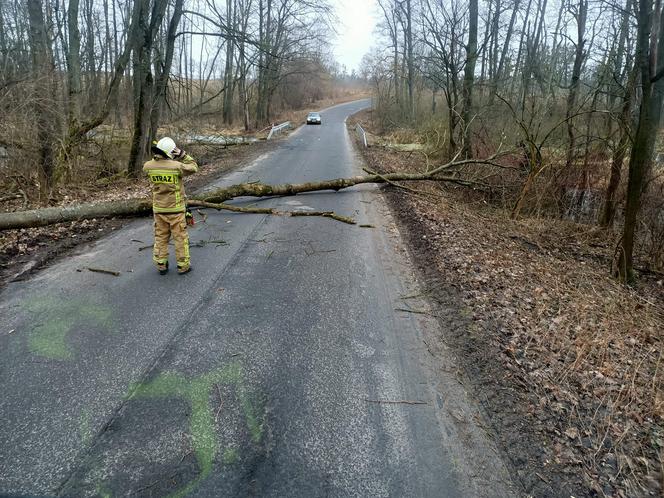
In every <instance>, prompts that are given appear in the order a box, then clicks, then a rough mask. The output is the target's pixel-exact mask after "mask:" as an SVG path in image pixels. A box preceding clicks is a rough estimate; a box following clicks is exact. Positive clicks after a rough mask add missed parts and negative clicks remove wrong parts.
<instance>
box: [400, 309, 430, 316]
mask: <svg viewBox="0 0 664 498" xmlns="http://www.w3.org/2000/svg"><path fill="white" fill-rule="evenodd" d="M394 311H403V312H405V313H415V314H416V315H431V316H435V315H434V314H433V313H430V312H428V311H426V310H412V309H409V308H394Z"/></svg>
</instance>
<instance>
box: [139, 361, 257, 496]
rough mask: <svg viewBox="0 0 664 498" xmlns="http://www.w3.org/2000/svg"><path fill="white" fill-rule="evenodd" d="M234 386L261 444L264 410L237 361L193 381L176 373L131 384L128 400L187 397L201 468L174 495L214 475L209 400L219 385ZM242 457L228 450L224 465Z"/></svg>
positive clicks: (214, 444)
mask: <svg viewBox="0 0 664 498" xmlns="http://www.w3.org/2000/svg"><path fill="white" fill-rule="evenodd" d="M219 384H222V385H230V386H234V387H235V389H236V391H237V395H238V398H239V401H240V406H241V408H242V412H243V414H244V416H245V419H246V422H247V427H248V430H249V433H250V436H251V440H252V441H253V442H254V443H259V442H260V440H261V438H262V435H263V426H264V422H265V414H264V410H262V409H261V410H257V409H256V407H255V406H254V405H253V403H252V401H251V398H250V396H249V394H248V392H247V390H246V388H245V386H244V381H243V376H242V367H241V366H240V364H239V363H237V362H234V363H231V364H229V365H227V366H225V367H222V368H219V369H217V370H214V371H212V372H209V373H206V374H203V375H201V376H199V377H196V378H194V379H191V380H187V379H186V378H185V376H184V375H182V374H180V373H177V372H164V373H162V374H160V375H159V376H158V377H156V378H155V379H153V380H151V381H149V382H147V383H144V384H138V385H135V384H134V385H132V386H131V387H130V390H129V392H130V393H131V394H130V395H129V396H128V397H129V398H137V399H140V398H167V397H178V398H185V399H186V400H187V401H189V404H190V405H191V416H190V418H189V420H190V422H189V430H190V432H191V440H192V446H193V450H194V454H195V455H196V461H197V462H198V465H199V468H200V474H199V475H198V477H197V478H196V479H195V480H194V481H192V482H190V483H189V484H187V486H186V487H185V488H183V489H181V490H179V491H177V492H176V493H174V494H172V495H171V498H180V497H183V496H186V495H187V494H189V493H190V492H192V491H193V490H194V489H195V488H196V487H197V486H198V485H199V484H200V482H201V481H202V480H203V479H205V478H206V477H207V476H208V475H210V473H211V472H212V467H213V464H214V460H215V457H216V456H217V453H218V452H219V441H218V438H217V432H216V430H215V417H214V413H215V409H216V407H214V406H210V398H211V395H212V393H213V388H214V387H215V386H216V385H219ZM238 458H239V456H238V454H237V450H236V449H232V448H229V449H226V450H225V451H224V452H223V454H222V462H223V463H225V464H231V463H235V462H236V461H237V459H238Z"/></svg>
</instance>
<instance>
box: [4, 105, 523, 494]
mask: <svg viewBox="0 0 664 498" xmlns="http://www.w3.org/2000/svg"><path fill="white" fill-rule="evenodd" d="M366 105H367V102H366V101H364V102H355V103H350V104H344V105H340V106H336V107H333V108H330V109H328V110H326V111H324V112H323V113H322V115H323V125H322V126H315V127H314V126H306V127H302V128H300V129H299V130H297V131H295V132H294V133H292V135H291V136H290V137H288V138H287V139H283V140H282V141H281V142H280V143H279V145H278V146H277V147H276V148H275V150H274V151H272V152H270V153H269V154H267V155H266V156H265V157H261V158H259V159H258V160H257V161H255V162H254V163H252V164H250V165H246V166H244V167H243V168H242V169H240V170H238V171H236V172H234V173H233V174H231V175H229V176H228V177H227V178H225V179H224V180H223V181H221V182H219V185H221V184H232V183H237V182H239V181H247V180H248V181H253V180H260V181H263V182H272V183H284V182H303V181H314V180H322V179H327V178H335V177H341V176H348V175H351V174H358V173H360V172H361V164H360V162H359V160H358V159H357V157H356V156H355V153H354V152H353V148H352V145H351V142H350V139H349V137H348V133H347V131H346V128H345V125H344V121H345V118H346V117H347V116H348V115H350V114H352V113H354V112H356V111H358V110H360V109H361V108H362V107H364V106H366ZM238 202H239V203H240V204H244V205H247V204H250V203H253V202H255V200H244V201H243V200H240V201H238ZM259 204H260V205H269V206H276V207H279V208H280V209H283V210H286V209H291V210H311V209H316V210H328V209H329V210H334V211H336V212H338V213H340V214H344V215H350V216H354V217H355V218H356V219H357V220H358V221H359V222H360V223H364V224H371V225H373V226H374V227H375V228H361V227H359V226H349V225H346V224H343V223H339V222H337V221H334V220H330V219H324V218H313V217H312V218H299V217H298V218H291V217H288V218H285V217H275V216H266V215H246V214H235V213H225V212H224V213H216V212H209V213H208V217H207V220H206V222H205V223H201V222H200V219H199V223H198V224H196V226H195V227H194V228H193V229H192V230H191V231H190V237H191V243H192V249H191V253H192V263H193V266H194V271H193V272H192V273H191V274H188V275H184V276H179V275H177V274H176V273H175V272H173V271H172V272H171V273H169V274H168V275H167V276H159V275H158V273H157V272H156V270H155V269H154V268H153V266H152V263H151V255H150V250H149V249H146V250H140V249H141V248H144V247H145V246H146V245H148V244H150V243H151V242H152V240H151V239H152V227H151V222H150V221H149V220H144V219H143V220H136V221H134V222H131V223H130V224H129V225H128V226H127V227H125V228H123V229H122V230H119V231H118V232H116V233H114V234H112V235H111V236H108V237H105V238H103V239H102V240H99V241H97V242H96V243H94V244H88V245H85V246H83V247H81V248H80V249H79V250H78V251H77V253H76V254H74V255H72V256H71V257H67V258H66V259H64V260H62V261H60V262H58V263H56V264H54V265H52V266H51V267H49V268H47V269H44V270H43V271H41V272H40V273H39V274H38V275H37V276H35V277H34V278H32V279H31V280H29V281H27V282H20V283H14V284H11V285H9V286H8V287H7V288H6V289H5V291H4V292H3V293H2V294H1V295H0V317H2V320H1V322H0V381H1V382H2V396H0V416H1V417H2V419H1V422H0V494H3V495H14V496H26V495H29V496H104V497H106V496H129V495H131V496H186V495H191V496H206V497H208V496H209V497H219V496H275V497H277V496H279V497H283V496H289V497H295V496H302V497H317V496H371V497H378V496H398V497H403V496H432V497H433V496H435V497H440V496H491V497H495V496H514V495H515V491H514V489H513V488H512V487H511V484H510V482H509V478H508V475H507V472H506V470H505V467H504V465H503V463H502V461H501V458H500V457H499V456H498V453H497V452H496V450H495V449H494V448H493V446H492V445H491V443H490V438H488V437H487V436H486V435H485V434H484V432H483V430H482V426H481V419H480V417H478V415H477V409H476V408H475V406H474V405H473V403H472V401H470V400H469V399H468V398H467V396H466V394H465V392H464V390H463V388H462V386H461V385H460V384H459V382H458V381H457V379H456V377H455V375H454V371H455V369H456V367H455V366H454V363H453V362H454V359H453V358H452V355H451V354H450V353H449V352H446V349H445V348H444V346H441V345H440V337H441V336H442V335H444V329H441V328H440V326H439V325H438V324H437V323H436V322H435V321H434V320H433V319H431V317H430V316H428V315H427V314H423V313H410V312H407V311H402V310H400V309H404V308H410V309H413V310H416V311H420V312H421V311H423V310H427V309H428V306H429V305H428V303H427V302H425V301H422V300H418V299H417V298H415V299H405V300H404V299H403V298H404V297H406V296H412V295H416V294H418V293H419V292H420V291H419V290H418V285H417V282H416V279H415V277H414V275H413V270H412V267H411V265H410V264H409V262H408V260H407V257H406V256H405V250H404V248H403V245H402V242H401V240H400V238H399V234H398V231H397V229H396V227H395V225H394V223H393V220H392V219H391V217H390V214H389V211H388V210H387V208H386V207H385V204H384V202H383V200H382V198H381V196H380V193H379V192H378V191H377V188H376V187H375V186H365V187H363V188H355V189H351V190H349V191H345V192H339V193H334V192H324V193H314V194H309V195H300V196H297V197H290V198H280V199H267V200H262V201H260V202H259ZM88 267H100V268H107V269H113V270H117V271H120V272H121V275H120V276H119V277H114V276H109V275H105V274H99V273H92V272H89V271H87V268H88ZM171 267H174V261H171ZM432 344H438V347H437V352H436V353H435V357H434V356H432V354H431V352H430V351H429V349H430V346H431V345H432ZM461 361H462V359H461Z"/></svg>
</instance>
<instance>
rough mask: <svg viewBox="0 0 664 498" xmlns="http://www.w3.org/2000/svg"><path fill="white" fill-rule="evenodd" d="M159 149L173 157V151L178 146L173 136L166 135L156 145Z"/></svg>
mask: <svg viewBox="0 0 664 498" xmlns="http://www.w3.org/2000/svg"><path fill="white" fill-rule="evenodd" d="M155 147H156V148H157V149H159V150H160V151H162V152H163V153H164V154H166V156H168V157H169V158H171V159H173V151H174V150H175V149H176V148H177V147H176V145H175V142H174V141H173V139H172V138H171V137H164V138H162V139H161V140H159V142H157V145H155Z"/></svg>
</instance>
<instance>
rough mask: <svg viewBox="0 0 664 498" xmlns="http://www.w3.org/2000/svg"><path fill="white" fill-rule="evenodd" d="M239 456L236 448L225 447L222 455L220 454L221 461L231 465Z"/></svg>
mask: <svg viewBox="0 0 664 498" xmlns="http://www.w3.org/2000/svg"><path fill="white" fill-rule="evenodd" d="M239 457H240V456H239V455H238V452H237V449H236V448H226V449H225V450H224V453H223V455H221V461H222V462H224V465H233V464H234V463H235V462H237V461H238V458H239Z"/></svg>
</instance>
